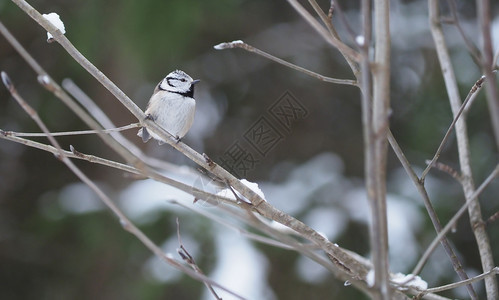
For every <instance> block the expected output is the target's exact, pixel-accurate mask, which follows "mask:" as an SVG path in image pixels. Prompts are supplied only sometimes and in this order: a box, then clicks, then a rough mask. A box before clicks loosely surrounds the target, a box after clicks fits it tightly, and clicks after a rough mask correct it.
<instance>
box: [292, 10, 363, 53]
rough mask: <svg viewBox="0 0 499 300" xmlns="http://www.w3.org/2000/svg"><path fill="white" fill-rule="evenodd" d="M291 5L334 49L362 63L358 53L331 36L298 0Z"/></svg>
mask: <svg viewBox="0 0 499 300" xmlns="http://www.w3.org/2000/svg"><path fill="white" fill-rule="evenodd" d="M288 2H289V4H291V6H293V8H294V9H295V10H296V11H297V12H298V13H299V14H300V15H301V16H302V18H303V19H305V21H307V23H309V24H310V25H311V26H312V28H314V29H315V31H317V32H318V33H319V35H320V36H322V38H324V40H325V41H326V42H328V43H329V44H331V45H332V46H333V47H335V48H337V49H338V50H339V51H340V52H341V53H342V54H343V55H345V56H347V57H349V58H350V59H351V60H353V61H355V62H360V61H361V60H362V57H361V56H360V55H359V53H358V52H356V51H355V50H353V49H352V48H350V47H348V46H347V45H346V44H344V43H343V42H342V41H340V40H339V39H337V38H336V37H334V36H332V35H330V34H329V32H328V31H327V30H326V29H325V28H324V27H323V26H322V25H321V24H320V23H319V22H318V21H317V20H316V19H315V18H314V17H313V16H312V15H311V14H310V13H309V12H308V11H307V10H306V9H305V8H304V7H303V6H302V5H301V4H300V3H298V1H297V0H288Z"/></svg>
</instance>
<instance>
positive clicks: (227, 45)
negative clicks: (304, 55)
mask: <svg viewBox="0 0 499 300" xmlns="http://www.w3.org/2000/svg"><path fill="white" fill-rule="evenodd" d="M213 48H215V49H216V50H224V49H233V48H241V49H244V50H246V51H248V52H252V53H255V54H258V55H260V56H263V57H265V58H267V59H270V60H272V61H275V62H277V63H279V64H281V65H283V66H286V67H288V68H291V69H294V70H297V71H299V72H302V73H305V74H307V75H309V76H312V77H315V78H317V79H319V80H321V81H324V82H329V83H336V84H345V85H353V86H358V84H357V82H356V81H355V80H350V79H337V78H331V77H326V76H323V75H321V74H318V73H315V72H312V71H310V70H308V69H305V68H303V67H300V66H297V65H294V64H292V63H290V62H287V61H285V60H282V59H280V58H278V57H275V56H273V55H271V54H268V53H267V52H264V51H262V50H260V49H258V48H255V47H253V46H251V45H248V44H246V43H245V42H243V41H233V42H225V43H220V44H218V45H215V46H214V47H213Z"/></svg>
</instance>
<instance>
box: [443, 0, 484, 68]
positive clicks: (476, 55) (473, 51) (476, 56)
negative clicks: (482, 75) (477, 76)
mask: <svg viewBox="0 0 499 300" xmlns="http://www.w3.org/2000/svg"><path fill="white" fill-rule="evenodd" d="M447 3H448V4H449V8H450V12H451V15H452V23H453V24H454V25H455V26H456V28H457V30H458V32H459V34H460V35H461V38H462V39H463V41H464V44H465V45H466V48H468V52H469V53H470V55H471V58H472V59H473V61H474V62H475V63H476V64H477V65H480V61H481V57H480V51H479V50H478V48H477V47H476V45H475V44H474V43H473V42H472V41H471V40H470V39H469V38H468V36H467V35H466V34H465V33H464V30H463V27H462V26H461V22H460V21H459V16H458V14H457V7H456V1H455V0H447Z"/></svg>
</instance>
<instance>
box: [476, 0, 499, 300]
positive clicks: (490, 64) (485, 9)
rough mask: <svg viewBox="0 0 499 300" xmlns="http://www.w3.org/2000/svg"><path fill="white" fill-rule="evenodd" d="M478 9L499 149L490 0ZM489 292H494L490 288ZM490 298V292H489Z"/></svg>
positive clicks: (483, 0)
mask: <svg viewBox="0 0 499 300" xmlns="http://www.w3.org/2000/svg"><path fill="white" fill-rule="evenodd" d="M476 10H477V15H478V18H477V19H478V21H479V22H480V31H481V47H480V48H481V49H480V50H481V52H482V61H481V67H482V73H483V74H485V77H486V78H487V80H488V81H489V82H491V83H492V84H487V86H486V87H485V91H486V92H487V103H488V106H489V114H490V119H491V121H492V130H493V132H494V136H495V139H496V147H497V150H499V91H498V90H497V84H495V83H496V74H495V73H493V72H492V70H493V69H494V68H495V64H494V57H493V56H494V53H493V51H494V50H493V45H492V36H491V23H492V22H491V17H490V14H491V11H492V8H491V7H490V0H481V1H476ZM492 280H495V278H491V279H490V280H486V282H491V281H492ZM489 292H492V290H490V291H489ZM487 294H488V295H489V299H490V296H491V295H490V293H487ZM493 294H494V295H495V298H494V299H497V298H499V292H498V288H497V284H496V285H495V289H494V293H493Z"/></svg>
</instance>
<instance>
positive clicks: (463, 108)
mask: <svg viewBox="0 0 499 300" xmlns="http://www.w3.org/2000/svg"><path fill="white" fill-rule="evenodd" d="M484 81H485V76H482V77H480V78H479V79H478V80H477V81H476V82H475V84H474V85H473V86H472V87H471V90H470V91H469V92H468V95H467V96H466V99H464V101H463V104H461V106H460V107H459V110H458V111H457V112H456V114H455V115H454V118H453V119H452V122H451V124H450V125H449V128H448V129H447V132H446V133H445V135H444V137H443V139H442V141H441V142H440V145H439V146H438V148H437V151H436V152H435V155H434V156H433V158H432V159H431V160H430V162H429V163H428V164H427V166H426V168H425V169H424V171H423V173H422V174H421V178H420V181H421V182H424V180H425V178H426V175H428V172H430V169H431V168H432V167H433V164H434V163H435V162H436V161H437V159H438V158H439V157H440V154H442V150H443V149H444V146H445V144H446V143H447V140H448V139H449V136H450V134H451V132H452V130H453V129H454V127H455V126H456V123H457V122H458V120H459V118H461V116H462V115H463V114H464V113H466V112H467V110H468V109H469V107H470V106H469V105H468V103H469V102H471V100H473V99H474V97H476V95H477V94H478V92H479V91H480V90H481V89H482V86H483V83H484ZM470 104H471V103H470Z"/></svg>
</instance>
